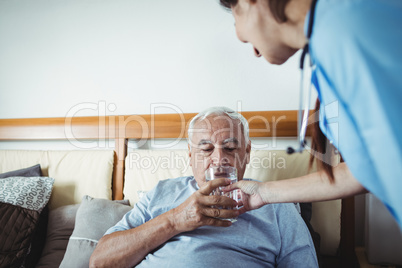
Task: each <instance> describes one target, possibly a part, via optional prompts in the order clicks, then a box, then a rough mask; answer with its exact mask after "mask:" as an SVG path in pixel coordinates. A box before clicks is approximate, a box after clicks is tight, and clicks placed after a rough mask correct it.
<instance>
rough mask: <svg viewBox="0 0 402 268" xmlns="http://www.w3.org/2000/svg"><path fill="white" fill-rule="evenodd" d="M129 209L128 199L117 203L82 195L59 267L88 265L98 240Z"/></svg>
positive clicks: (76, 267)
mask: <svg viewBox="0 0 402 268" xmlns="http://www.w3.org/2000/svg"><path fill="white" fill-rule="evenodd" d="M129 210H131V207H130V206H129V203H128V201H125V204H119V203H117V202H114V201H111V200H107V199H98V198H92V197H90V196H87V195H86V196H84V197H83V199H82V202H81V205H80V207H79V208H78V210H77V215H76V219H75V227H74V231H73V234H72V235H71V237H70V240H69V242H68V245H67V250H66V254H65V255H64V258H63V261H62V262H61V264H60V267H75V268H78V267H88V266H89V258H90V257H91V254H92V252H93V251H94V249H95V247H96V245H97V243H98V240H99V239H100V238H101V237H102V236H103V235H104V234H105V232H106V231H107V230H108V229H109V228H110V227H112V226H114V225H115V224H116V223H117V222H118V221H120V220H121V219H122V218H123V216H124V214H126V213H127V212H128V211H129Z"/></svg>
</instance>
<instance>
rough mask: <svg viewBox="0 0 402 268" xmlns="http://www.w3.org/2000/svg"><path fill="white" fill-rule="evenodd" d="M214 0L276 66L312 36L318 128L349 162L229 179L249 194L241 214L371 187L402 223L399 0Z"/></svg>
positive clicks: (401, 21) (242, 36) (258, 52)
mask: <svg viewBox="0 0 402 268" xmlns="http://www.w3.org/2000/svg"><path fill="white" fill-rule="evenodd" d="M220 2H221V4H222V5H223V6H224V7H226V8H228V9H231V11H232V14H233V16H234V18H235V22H236V32H237V36H238V38H239V39H240V41H242V42H245V43H251V44H252V45H253V47H254V53H255V55H256V56H257V57H260V56H262V57H264V58H265V59H266V60H267V61H268V62H270V63H272V64H282V63H284V62H286V60H288V59H289V57H291V56H292V55H293V54H294V53H295V52H296V51H298V50H299V49H302V48H304V47H306V44H308V47H306V48H307V51H306V52H308V53H309V54H310V56H311V59H312V64H313V66H314V68H313V69H312V70H313V71H312V77H311V81H312V83H313V84H314V86H315V88H316V89H317V91H318V97H319V100H320V103H321V109H320V128H321V130H322V132H323V133H324V134H325V136H326V137H327V138H328V139H329V140H330V141H331V142H332V143H333V145H334V146H335V147H336V148H337V149H338V150H339V152H340V153H341V155H342V157H343V159H344V161H345V163H341V164H339V165H338V166H336V167H334V168H333V169H329V170H326V171H320V172H317V173H314V174H310V175H306V176H303V177H300V178H293V179H289V180H282V181H272V182H266V183H260V182H246V181H241V182H238V183H236V184H233V185H231V186H229V187H228V190H232V189H241V190H242V191H243V193H244V194H245V195H244V208H243V211H242V212H244V211H247V210H252V209H256V208H259V207H261V206H263V205H265V204H270V203H279V202H314V201H323V200H331V199H337V198H344V197H348V196H353V195H356V194H360V193H365V192H366V191H370V192H372V193H373V194H374V195H376V196H377V197H378V198H379V199H380V200H381V201H382V202H383V203H384V204H385V205H386V206H387V207H388V209H389V210H390V212H391V214H392V215H393V216H394V217H395V219H396V220H397V222H398V223H399V226H400V227H401V228H402V49H401V48H402V30H401V25H402V15H401V14H402V1H400V0H318V1H316V0H220ZM309 28H310V30H309ZM307 36H309V38H307ZM334 120H335V124H334V122H333V121H334Z"/></svg>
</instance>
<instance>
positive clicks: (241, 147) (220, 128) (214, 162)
mask: <svg viewBox="0 0 402 268" xmlns="http://www.w3.org/2000/svg"><path fill="white" fill-rule="evenodd" d="M189 142H190V143H191V144H189V149H190V152H189V156H190V166H191V167H192V169H193V173H194V177H195V179H196V181H197V183H198V186H200V187H202V186H203V185H204V184H205V171H206V170H207V169H208V168H209V167H210V166H233V167H236V168H237V174H238V179H239V180H241V179H243V175H244V172H245V170H246V164H248V163H249V161H250V150H251V145H250V141H249V142H248V143H247V144H246V141H245V138H244V135H243V131H242V129H241V124H240V121H239V120H233V119H231V118H230V117H228V116H226V115H225V116H211V117H207V118H206V119H204V120H202V121H198V122H196V123H195V125H194V128H193V129H192V137H191V140H190V141H189ZM190 145H191V146H190Z"/></svg>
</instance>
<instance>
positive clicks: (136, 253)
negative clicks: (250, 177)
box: [90, 179, 238, 267]
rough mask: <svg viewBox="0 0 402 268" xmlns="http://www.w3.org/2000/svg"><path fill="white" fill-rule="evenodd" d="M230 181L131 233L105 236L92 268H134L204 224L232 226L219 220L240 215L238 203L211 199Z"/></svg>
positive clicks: (215, 182) (204, 190)
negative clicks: (155, 252) (214, 191)
mask: <svg viewBox="0 0 402 268" xmlns="http://www.w3.org/2000/svg"><path fill="white" fill-rule="evenodd" d="M229 183H230V181H229V180H227V179H219V180H213V181H210V182H208V183H206V184H205V185H204V186H203V187H202V188H200V189H199V190H198V191H196V192H195V193H193V194H192V195H191V196H190V197H189V198H188V199H187V200H186V201H185V202H183V203H182V204H181V205H179V206H178V207H176V208H174V209H172V210H170V211H168V212H166V213H164V214H161V215H159V216H157V217H155V218H154V219H152V220H150V221H148V222H146V223H144V224H142V225H140V226H138V227H136V228H133V229H130V230H125V231H118V232H115V233H112V234H109V235H106V236H104V237H102V238H101V239H100V240H99V242H98V245H97V247H96V249H95V251H94V252H93V254H92V256H91V259H90V267H133V266H135V265H136V264H138V263H139V262H141V261H142V260H143V259H144V258H145V256H146V255H147V254H148V253H149V252H151V251H152V250H154V249H155V248H157V247H158V246H160V245H162V244H163V243H165V242H166V241H168V240H169V239H170V238H172V237H173V236H175V235H177V234H179V233H182V232H186V231H191V230H194V229H196V228H198V227H201V226H204V225H211V226H220V227H228V226H230V225H231V222H230V221H225V220H220V219H216V217H221V218H233V217H237V216H238V211H237V210H230V209H229V210H227V209H217V208H212V207H211V206H224V207H234V206H236V205H237V203H236V201H234V200H233V199H231V198H229V197H225V196H215V195H213V196H209V194H210V193H211V192H212V190H213V189H215V188H217V187H219V186H224V185H228V184H229Z"/></svg>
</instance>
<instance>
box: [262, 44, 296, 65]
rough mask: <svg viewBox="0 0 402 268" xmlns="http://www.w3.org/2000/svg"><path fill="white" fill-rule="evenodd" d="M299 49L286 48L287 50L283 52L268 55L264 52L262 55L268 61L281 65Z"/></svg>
mask: <svg viewBox="0 0 402 268" xmlns="http://www.w3.org/2000/svg"><path fill="white" fill-rule="evenodd" d="M297 51H298V49H292V48H289V49H286V50H285V51H282V53H276V54H274V55H266V54H262V56H263V57H264V58H265V60H266V61H268V62H269V63H271V64H275V65H281V64H284V63H285V62H286V61H287V60H288V59H290V57H292V56H293V55H294V54H295V53H296V52H297Z"/></svg>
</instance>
